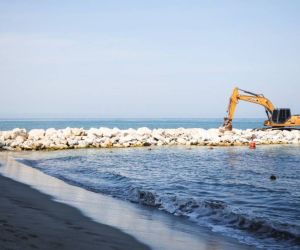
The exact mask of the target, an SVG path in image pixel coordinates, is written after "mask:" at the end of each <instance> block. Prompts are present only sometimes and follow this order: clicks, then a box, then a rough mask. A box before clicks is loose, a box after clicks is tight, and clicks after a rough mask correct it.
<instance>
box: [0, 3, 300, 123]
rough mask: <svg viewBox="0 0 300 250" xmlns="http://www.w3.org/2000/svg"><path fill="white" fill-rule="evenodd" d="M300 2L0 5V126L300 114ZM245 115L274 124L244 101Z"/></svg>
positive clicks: (247, 110) (249, 109)
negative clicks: (268, 108) (230, 110)
mask: <svg viewBox="0 0 300 250" xmlns="http://www.w3.org/2000/svg"><path fill="white" fill-rule="evenodd" d="M299 12H300V2H299V1H292V0H289V1H237V0H236V1H196V0H195V1H194V0H190V1H171V0H169V1H116V0H112V1H92V0H91V1H57V0H53V1H50V0H46V1H33V0H29V1H20V0H17V1H9V0H2V1H1V2H0V75H1V78H0V87H1V104H2V105H0V118H46V117H59V118H63V117H65V118H70V117H76V118H87V117H93V118H116V117H117V118H128V117H134V118H173V117H177V118H202V117H203V118H216V117H220V118H222V117H224V116H225V111H226V108H227V103H228V98H229V96H230V94H231V91H232V89H233V87H235V86H238V87H240V88H242V89H246V90H249V91H253V92H257V93H263V94H264V95H265V96H266V97H267V98H269V99H270V100H271V101H272V102H273V103H274V104H275V106H277V107H289V108H291V110H292V113H294V114H297V113H300V105H299V97H298V93H299V92H300V75H299V65H300V30H299V27H300V16H299ZM236 117H240V118H251V117H265V113H264V109H263V108H262V107H259V106H257V105H255V104H249V103H242V102H241V103H240V104H239V106H238V107H237V112H236Z"/></svg>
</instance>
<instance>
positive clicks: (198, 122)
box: [0, 118, 264, 131]
mask: <svg viewBox="0 0 300 250" xmlns="http://www.w3.org/2000/svg"><path fill="white" fill-rule="evenodd" d="M263 120H264V119H235V120H234V122H233V126H234V127H235V128H239V129H247V128H260V127H262V126H263ZM222 124H223V120H222V119H203V118H202V119H201V118H199V119H178V118H176V119H175V118H174V119H65V120H60V119H12V120H5V119H0V131H1V130H11V129H14V128H25V129H27V130H30V129H47V128H56V129H62V128H66V127H73V128H81V127H82V128H84V129H89V128H91V127H95V128H99V127H108V128H114V127H117V128H119V129H128V128H135V129H136V128H140V127H148V128H151V129H154V128H179V127H183V128H205V129H208V128H218V127H220V126H221V125H222Z"/></svg>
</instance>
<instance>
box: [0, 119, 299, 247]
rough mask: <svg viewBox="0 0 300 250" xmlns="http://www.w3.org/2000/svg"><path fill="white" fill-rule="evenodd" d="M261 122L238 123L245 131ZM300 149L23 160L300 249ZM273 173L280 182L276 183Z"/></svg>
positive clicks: (183, 150)
mask: <svg viewBox="0 0 300 250" xmlns="http://www.w3.org/2000/svg"><path fill="white" fill-rule="evenodd" d="M262 122H263V120H262V119H238V120H236V121H235V123H234V127H236V128H240V129H247V128H259V127H262ZM221 124H222V120H221V119H111V120H109V119H100V120H99V119H98V120H97V119H91V120H88V119H86V120H50V121H49V120H2V121H0V130H9V129H12V128H15V127H19V128H26V129H27V130H30V129H32V128H50V127H54V128H65V127H83V128H85V129H88V128H90V127H96V128H97V127H110V128H113V127H118V128H120V129H126V128H139V127H149V128H151V129H152V128H179V127H183V128H218V127H220V125H221ZM299 149H300V148H299V146H298V145H294V146H293V145H270V146H258V147H257V149H255V150H250V149H248V148H247V147H214V148H213V149H211V148H208V147H200V146H193V147H182V146H162V147H152V148H126V149H84V150H65V151H57V152H55V153H49V154H46V155H45V154H44V155H43V157H40V158H35V159H28V158H27V159H25V158H19V159H18V161H20V162H22V163H24V164H27V165H29V166H31V167H34V168H36V169H38V170H40V171H42V172H44V173H46V174H48V175H51V176H54V177H56V178H58V179H61V180H63V181H65V182H67V183H69V184H71V185H75V186H79V187H82V188H84V189H87V190H90V191H93V192H96V193H102V194H104V195H108V196H112V197H115V198H117V199H121V200H125V201H127V202H132V203H136V204H137V205H138V206H147V207H151V208H153V209H157V210H161V211H164V212H165V213H168V214H170V215H171V216H174V219H176V218H178V217H180V218H183V219H185V220H187V221H190V222H191V223H193V224H194V225H195V226H196V227H206V228H208V229H209V230H211V231H213V232H214V233H216V234H220V235H224V236H227V237H231V238H234V239H236V240H238V241H239V242H241V243H244V244H247V245H250V246H254V247H255V248H258V249H259V248H261V249H284V248H286V249H300V150H299ZM271 175H273V176H275V177H276V180H272V179H271V178H270V177H271Z"/></svg>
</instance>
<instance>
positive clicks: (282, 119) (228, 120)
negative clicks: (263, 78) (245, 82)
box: [223, 88, 300, 130]
mask: <svg viewBox="0 0 300 250" xmlns="http://www.w3.org/2000/svg"><path fill="white" fill-rule="evenodd" d="M240 100H242V101H246V102H251V103H255V104H258V105H261V106H263V107H264V108H265V111H266V114H267V117H268V120H266V121H265V123H264V124H265V126H271V127H286V126H300V116H291V114H290V110H289V109H275V107H274V105H273V104H272V102H271V101H270V100H269V99H268V98H266V97H264V95H262V94H255V93H252V92H249V91H245V90H242V89H239V88H234V89H233V92H232V95H231V97H230V99H229V104H228V109H227V117H225V118H224V124H223V128H224V129H225V130H232V120H233V117H234V113H235V109H236V106H237V104H238V102H239V101H240Z"/></svg>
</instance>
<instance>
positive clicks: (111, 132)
mask: <svg viewBox="0 0 300 250" xmlns="http://www.w3.org/2000/svg"><path fill="white" fill-rule="evenodd" d="M252 141H253V142H255V143H256V144H257V145H274V144H298V145H299V144H300V130H291V131H288V130H264V131H258V130H251V129H246V130H240V129H233V130H232V131H222V130H219V129H216V128H215V129H201V128H189V129H185V128H177V129H153V130H151V129H149V128H146V127H141V128H138V129H131V128H130V129H126V130H120V129H118V128H113V129H110V128H103V127H101V128H90V129H88V130H84V129H83V128H69V127H67V128H65V129H54V128H49V129H46V130H44V129H32V130H30V131H26V130H25V129H19V128H15V129H13V130H10V131H0V151H39V150H62V149H78V148H128V147H149V146H175V145H181V146H209V147H213V146H248V145H249V143H250V142H252Z"/></svg>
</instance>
